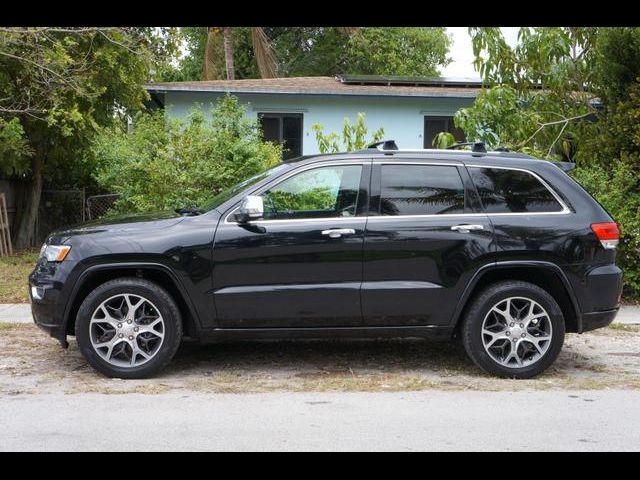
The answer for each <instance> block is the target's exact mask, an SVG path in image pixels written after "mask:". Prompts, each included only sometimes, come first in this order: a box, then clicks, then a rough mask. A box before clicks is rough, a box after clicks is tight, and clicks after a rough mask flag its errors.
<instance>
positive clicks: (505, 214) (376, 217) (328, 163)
mask: <svg viewBox="0 0 640 480" xmlns="http://www.w3.org/2000/svg"><path fill="white" fill-rule="evenodd" d="M367 163H373V164H374V165H375V164H378V165H382V164H386V165H442V166H451V167H474V168H495V169H500V170H515V171H519V172H525V173H528V174H530V175H533V177H534V178H536V179H538V181H540V183H542V185H543V186H544V187H545V188H546V189H547V190H549V192H551V195H553V197H554V198H555V199H556V201H557V202H558V203H559V204H560V206H561V207H562V210H560V211H557V212H503V213H492V212H483V213H442V214H424V215H368V214H367V215H362V216H354V217H321V218H291V219H282V220H256V221H253V222H251V223H252V224H262V223H267V224H270V223H289V222H326V221H327V220H334V221H345V220H349V221H353V220H358V219H361V220H367V221H369V220H374V221H375V220H406V219H412V218H442V217H493V216H496V217H508V216H514V215H520V216H522V215H524V216H528V215H532V216H540V215H567V214H569V213H572V212H571V209H569V207H568V206H567V205H566V204H565V203H564V201H563V200H562V198H560V197H559V196H558V194H557V193H556V192H555V190H554V189H553V188H552V187H551V186H550V185H549V184H548V183H547V182H546V181H545V180H544V179H543V178H542V177H540V175H538V174H537V173H535V172H533V171H531V170H527V169H526V168H519V167H503V166H497V165H478V164H464V163H462V162H460V163H447V162H437V161H436V162H434V161H431V162H423V161H420V162H411V161H408V162H407V161H400V162H398V161H389V160H373V161H371V160H366V159H363V160H344V161H340V162H339V163H334V162H331V161H323V162H318V163H313V164H310V165H307V166H305V167H301V168H300V169H296V170H294V171H292V172H289V173H288V174H286V175H284V176H283V177H282V178H278V179H276V180H280V181H284V180H286V179H287V178H289V177H291V176H293V175H295V174H297V173H301V172H304V171H306V170H311V169H313V168H319V167H326V166H342V165H362V166H364V165H366V164H367ZM278 183H280V182H278ZM278 183H276V185H277V184H278ZM267 188H269V187H268V186H265V187H262V188H261V189H258V190H259V191H258V190H256V191H254V192H250V193H249V195H254V194H260V193H262V191H264V190H265V189H267ZM238 208H240V207H239V206H238V207H236V208H234V209H233V210H231V212H230V213H229V214H227V215H226V217H225V219H224V224H225V225H238V222H233V221H231V222H230V221H229V217H230V216H231V215H233V214H234V213H235V212H236V210H237V209H238Z"/></svg>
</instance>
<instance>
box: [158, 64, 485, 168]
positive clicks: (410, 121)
mask: <svg viewBox="0 0 640 480" xmlns="http://www.w3.org/2000/svg"><path fill="white" fill-rule="evenodd" d="M145 88H146V90H147V91H148V92H149V94H150V96H151V101H152V103H153V105H154V106H156V107H159V108H164V109H165V112H166V115H168V116H170V117H182V116H184V115H186V113H187V112H188V111H189V110H190V109H191V108H192V107H193V106H194V105H197V104H200V105H205V106H206V105H209V104H211V103H213V102H215V100H216V99H217V98H219V97H220V96H222V95H224V94H225V93H227V92H228V93H231V94H233V95H235V96H237V97H238V98H239V100H240V102H241V103H242V104H244V105H245V106H246V114H247V115H248V116H249V117H252V118H256V117H257V118H258V119H259V122H260V124H261V126H262V130H263V134H264V138H265V139H266V140H271V141H274V142H281V143H284V146H285V154H284V157H285V158H292V157H296V156H299V155H309V154H315V153H319V152H318V146H317V143H316V139H315V135H314V132H313V130H312V129H311V126H312V125H313V124H316V123H318V124H321V125H322V126H323V127H324V129H325V132H336V133H340V132H341V131H342V127H343V121H344V118H345V117H349V118H351V119H352V120H355V118H356V115H357V114H358V112H363V113H364V114H365V115H366V123H367V128H368V129H369V131H370V132H373V131H375V130H376V129H378V128H379V127H383V128H384V131H385V138H393V139H394V140H396V142H397V143H398V145H399V146H400V148H431V142H432V140H433V137H434V136H435V135H436V134H437V133H439V132H442V131H449V132H452V133H453V134H454V136H455V137H456V138H457V139H458V140H462V139H463V133H462V132H461V131H459V130H458V129H456V128H455V127H454V125H453V121H452V119H453V115H454V114H455V112H456V111H457V110H458V109H460V108H462V107H468V106H470V105H471V104H472V103H473V101H474V99H475V97H476V96H477V94H478V92H479V91H480V89H481V82H480V81H474V80H464V79H458V80H455V79H446V78H415V77H380V76H371V75H364V76H363V75H360V76H349V75H344V76H339V77H335V78H334V77H292V78H266V79H247V80H215V81H199V82H168V83H149V84H147V85H145Z"/></svg>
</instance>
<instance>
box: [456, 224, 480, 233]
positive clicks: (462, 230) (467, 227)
mask: <svg viewBox="0 0 640 480" xmlns="http://www.w3.org/2000/svg"><path fill="white" fill-rule="evenodd" d="M451 230H454V231H456V232H460V233H469V232H470V231H471V230H484V226H482V225H454V226H453V227H451Z"/></svg>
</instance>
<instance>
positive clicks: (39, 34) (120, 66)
mask: <svg viewBox="0 0 640 480" xmlns="http://www.w3.org/2000/svg"><path fill="white" fill-rule="evenodd" d="M150 35H151V34H150V31H149V30H146V29H130V28H92V27H36V28H24V27H15V28H13V27H10V28H2V29H0V118H1V119H2V121H1V122H0V131H1V132H2V133H1V134H0V137H2V138H1V140H2V142H3V147H2V149H1V152H2V157H3V158H2V164H1V165H0V173H1V174H3V175H5V176H14V177H17V178H21V179H23V180H25V182H26V189H25V192H24V196H23V201H22V205H21V208H20V209H19V211H18V215H17V218H16V220H15V223H14V225H16V226H15V227H14V229H13V232H14V243H15V245H16V247H17V248H22V247H26V246H29V245H31V244H32V243H33V241H34V230H35V228H34V227H35V222H36V218H37V212H38V205H39V202H40V194H41V191H42V187H43V183H44V182H45V181H46V180H49V179H54V178H57V179H64V178H73V177H74V176H77V175H80V174H81V173H83V172H84V173H87V172H88V171H90V170H91V158H90V154H89V145H90V143H91V140H92V138H93V136H94V135H95V133H96V132H97V131H99V129H100V127H101V126H102V125H109V124H112V123H114V122H117V121H118V120H119V119H121V118H122V117H123V116H124V115H126V113H127V112H128V111H131V110H135V109H137V108H140V107H142V104H143V101H144V100H145V99H146V98H147V94H146V92H145V91H144V89H143V87H142V83H143V82H145V81H147V80H149V78H150V75H151V70H152V66H153V61H152V58H153V56H152V53H151V52H152V49H153V48H155V47H157V45H158V44H159V43H161V42H156V41H155V40H154V39H153V38H150ZM157 35H158V36H162V35H163V34H162V33H157ZM9 159H10V160H9Z"/></svg>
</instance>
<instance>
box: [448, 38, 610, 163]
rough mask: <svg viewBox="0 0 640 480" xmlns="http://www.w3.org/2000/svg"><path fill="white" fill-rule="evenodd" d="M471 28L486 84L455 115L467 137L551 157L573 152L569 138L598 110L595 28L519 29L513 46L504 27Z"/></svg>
mask: <svg viewBox="0 0 640 480" xmlns="http://www.w3.org/2000/svg"><path fill="white" fill-rule="evenodd" d="M469 32H470V35H471V38H472V44H473V51H474V55H475V66H476V69H477V70H478V71H479V72H480V75H481V76H482V78H483V81H484V82H485V83H486V84H487V85H488V86H489V89H488V90H484V91H483V92H482V93H480V94H479V95H478V97H477V99H476V102H475V103H474V106H473V107H471V108H469V109H463V110H461V111H459V112H458V114H457V115H456V118H455V122H456V125H457V126H458V127H460V128H462V129H463V130H465V134H466V135H467V138H469V139H471V140H483V141H485V142H487V143H488V144H489V145H490V146H497V145H503V146H508V147H509V148H511V149H515V150H523V151H530V152H534V153H536V154H537V155H539V156H544V157H548V158H560V157H561V156H563V155H564V156H566V154H567V153H572V152H573V149H572V148H570V144H571V142H572V139H573V138H574V137H575V136H576V135H577V134H578V133H579V132H580V130H581V129H582V128H583V123H584V121H585V120H587V119H590V118H593V117H594V116H595V115H597V114H598V109H597V108H596V102H595V100H596V93H595V84H594V81H595V62H596V58H597V56H596V49H595V41H596V38H597V34H598V29H597V28H590V27H589V28H582V27H580V28H577V27H575V28H574V27H537V28H530V27H522V28H521V29H520V31H519V33H518V45H517V46H516V47H515V48H512V47H511V46H509V45H508V44H507V43H506V41H505V40H504V37H503V36H502V33H501V32H500V29H499V28H495V27H471V28H470V29H469Z"/></svg>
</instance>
